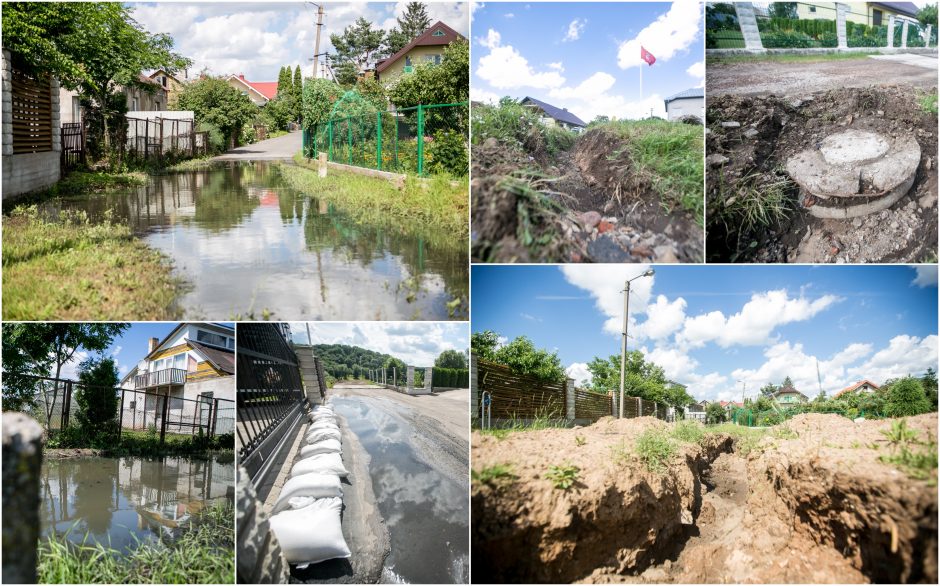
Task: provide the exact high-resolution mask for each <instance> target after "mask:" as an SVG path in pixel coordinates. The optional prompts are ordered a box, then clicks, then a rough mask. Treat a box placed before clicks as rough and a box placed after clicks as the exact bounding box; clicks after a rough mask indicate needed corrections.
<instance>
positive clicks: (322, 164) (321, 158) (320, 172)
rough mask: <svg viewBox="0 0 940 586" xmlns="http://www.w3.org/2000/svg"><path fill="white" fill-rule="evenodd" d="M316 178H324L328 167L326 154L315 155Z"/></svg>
mask: <svg viewBox="0 0 940 586" xmlns="http://www.w3.org/2000/svg"><path fill="white" fill-rule="evenodd" d="M317 163H318V168H317V176H319V177H326V170H327V167H328V165H327V164H326V153H317Z"/></svg>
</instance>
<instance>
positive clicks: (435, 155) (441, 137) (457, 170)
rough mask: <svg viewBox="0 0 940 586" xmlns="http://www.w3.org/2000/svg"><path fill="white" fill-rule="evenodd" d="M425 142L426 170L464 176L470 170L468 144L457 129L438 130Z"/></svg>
mask: <svg viewBox="0 0 940 586" xmlns="http://www.w3.org/2000/svg"><path fill="white" fill-rule="evenodd" d="M425 144H426V146H427V148H426V149H425V159H426V161H425V166H424V168H425V172H428V173H448V174H450V175H453V176H454V177H464V176H466V175H467V173H468V172H469V171H470V169H469V168H468V163H469V160H468V158H467V145H466V142H465V139H464V136H463V135H462V134H461V133H459V132H457V131H455V130H445V131H442V132H438V133H437V134H436V135H434V137H433V139H432V140H430V141H425Z"/></svg>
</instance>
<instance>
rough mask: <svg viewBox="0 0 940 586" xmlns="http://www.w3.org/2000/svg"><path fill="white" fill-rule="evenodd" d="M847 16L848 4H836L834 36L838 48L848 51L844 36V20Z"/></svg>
mask: <svg viewBox="0 0 940 586" xmlns="http://www.w3.org/2000/svg"><path fill="white" fill-rule="evenodd" d="M848 14H849V6H848V4H843V3H842V2H836V36H837V37H838V38H839V48H840V49H848V47H849V45H848V41H847V37H846V34H845V28H846V27H845V19H846V17H847V16H848Z"/></svg>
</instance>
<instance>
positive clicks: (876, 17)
mask: <svg viewBox="0 0 940 586" xmlns="http://www.w3.org/2000/svg"><path fill="white" fill-rule="evenodd" d="M883 14H884V13H883V12H881V11H880V10H878V9H877V8H873V9H872V11H871V24H872V26H881V18H882V15H883Z"/></svg>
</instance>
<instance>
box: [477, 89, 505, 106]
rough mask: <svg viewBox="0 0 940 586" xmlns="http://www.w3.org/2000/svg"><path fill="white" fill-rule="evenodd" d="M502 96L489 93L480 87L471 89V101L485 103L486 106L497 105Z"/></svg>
mask: <svg viewBox="0 0 940 586" xmlns="http://www.w3.org/2000/svg"><path fill="white" fill-rule="evenodd" d="M500 97H501V96H500V95H499V94H496V93H493V92H491V91H487V90H485V89H482V88H479V87H474V86H471V87H470V99H471V100H473V101H474V102H483V103H484V104H494V105H495V104H497V103H499V100H500Z"/></svg>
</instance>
